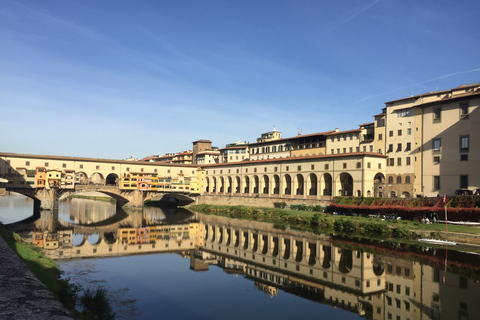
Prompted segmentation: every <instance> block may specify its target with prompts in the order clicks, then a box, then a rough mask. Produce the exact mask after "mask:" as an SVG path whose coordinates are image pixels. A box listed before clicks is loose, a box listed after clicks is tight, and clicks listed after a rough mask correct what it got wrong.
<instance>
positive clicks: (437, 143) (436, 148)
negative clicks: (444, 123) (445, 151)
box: [432, 138, 442, 151]
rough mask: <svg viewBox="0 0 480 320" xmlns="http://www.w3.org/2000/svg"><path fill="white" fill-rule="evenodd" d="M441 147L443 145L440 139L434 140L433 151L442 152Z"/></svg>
mask: <svg viewBox="0 0 480 320" xmlns="http://www.w3.org/2000/svg"><path fill="white" fill-rule="evenodd" d="M441 145H442V144H441V140H440V138H436V139H433V145H432V147H433V151H440V147H441Z"/></svg>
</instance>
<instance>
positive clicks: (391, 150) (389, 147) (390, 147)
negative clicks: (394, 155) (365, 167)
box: [387, 144, 393, 153]
mask: <svg viewBox="0 0 480 320" xmlns="http://www.w3.org/2000/svg"><path fill="white" fill-rule="evenodd" d="M389 152H393V144H389V145H388V150H387V153H389Z"/></svg>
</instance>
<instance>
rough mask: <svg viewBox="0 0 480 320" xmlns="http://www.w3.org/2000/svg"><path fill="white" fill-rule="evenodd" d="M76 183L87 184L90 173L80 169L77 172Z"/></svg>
mask: <svg viewBox="0 0 480 320" xmlns="http://www.w3.org/2000/svg"><path fill="white" fill-rule="evenodd" d="M75 180H76V182H75V184H80V185H86V184H88V181H89V180H88V175H87V174H86V173H85V172H83V171H79V172H77V173H76V174H75Z"/></svg>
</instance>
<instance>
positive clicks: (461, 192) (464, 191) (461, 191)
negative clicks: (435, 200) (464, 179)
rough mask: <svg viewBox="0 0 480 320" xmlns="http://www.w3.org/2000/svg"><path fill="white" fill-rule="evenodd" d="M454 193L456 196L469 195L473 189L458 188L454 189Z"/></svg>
mask: <svg viewBox="0 0 480 320" xmlns="http://www.w3.org/2000/svg"><path fill="white" fill-rule="evenodd" d="M455 195H457V196H470V195H473V191H472V190H468V189H458V190H455Z"/></svg>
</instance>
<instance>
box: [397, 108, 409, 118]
mask: <svg viewBox="0 0 480 320" xmlns="http://www.w3.org/2000/svg"><path fill="white" fill-rule="evenodd" d="M396 113H397V118H403V117H410V116H411V115H412V109H403V110H397V111H396Z"/></svg>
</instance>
